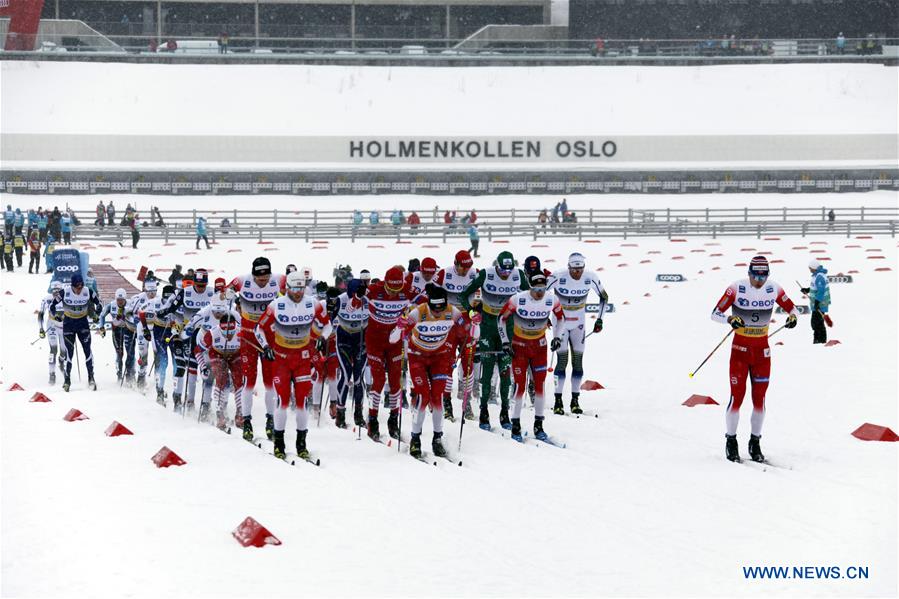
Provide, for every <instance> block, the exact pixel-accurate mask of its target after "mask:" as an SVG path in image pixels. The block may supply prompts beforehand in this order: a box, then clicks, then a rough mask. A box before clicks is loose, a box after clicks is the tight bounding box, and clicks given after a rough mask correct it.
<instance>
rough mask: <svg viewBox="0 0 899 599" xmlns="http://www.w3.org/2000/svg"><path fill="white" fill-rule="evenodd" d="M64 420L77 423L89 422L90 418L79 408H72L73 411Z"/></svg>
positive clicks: (67, 413)
mask: <svg viewBox="0 0 899 599" xmlns="http://www.w3.org/2000/svg"><path fill="white" fill-rule="evenodd" d="M62 419H63V420H65V421H66V422H75V421H76V420H87V419H88V418H87V416H85V415H84V413H83V412H82V411H81V410H79V409H78V408H72V409H71V410H69V411H68V412H66V415H65V416H63V417H62Z"/></svg>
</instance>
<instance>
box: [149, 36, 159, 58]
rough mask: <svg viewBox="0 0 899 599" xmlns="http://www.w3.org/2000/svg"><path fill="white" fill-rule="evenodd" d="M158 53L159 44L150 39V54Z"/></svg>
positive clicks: (154, 39)
mask: <svg viewBox="0 0 899 599" xmlns="http://www.w3.org/2000/svg"><path fill="white" fill-rule="evenodd" d="M158 51H159V42H157V41H156V38H151V39H150V52H151V53H153V54H156V52H158Z"/></svg>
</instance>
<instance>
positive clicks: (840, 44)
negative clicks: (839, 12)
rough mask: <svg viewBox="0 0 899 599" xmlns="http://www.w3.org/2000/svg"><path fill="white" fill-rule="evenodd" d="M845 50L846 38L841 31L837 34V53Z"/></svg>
mask: <svg viewBox="0 0 899 599" xmlns="http://www.w3.org/2000/svg"><path fill="white" fill-rule="evenodd" d="M845 51H846V38H845V37H844V36H843V32H842V31H841V32H840V34H839V35H838V36H837V54H842V53H843V52H845Z"/></svg>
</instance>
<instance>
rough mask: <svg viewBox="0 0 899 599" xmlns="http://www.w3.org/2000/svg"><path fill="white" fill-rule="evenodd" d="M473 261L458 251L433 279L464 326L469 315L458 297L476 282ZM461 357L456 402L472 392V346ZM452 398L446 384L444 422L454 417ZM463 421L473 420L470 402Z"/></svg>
mask: <svg viewBox="0 0 899 599" xmlns="http://www.w3.org/2000/svg"><path fill="white" fill-rule="evenodd" d="M473 264H474V261H473V260H472V259H471V254H469V253H468V252H467V251H465V250H459V251H458V252H456V258H455V260H454V261H453V265H452V266H450V267H449V268H444V269H441V270H440V272H438V273H437V275H436V276H435V277H434V284H435V285H437V286H439V287H443V288H444V289H445V290H446V300H447V302H448V303H449V305H450V306H453V307H454V308H458V309H459V311H460V312H462V318H464V319H465V323H466V324H468V323H470V322H471V319H470V317H469V315H468V311H467V310H465V309H464V308H463V307H462V300H461V298H460V295H461V293H462V290H463V289H465V288H466V287H468V286H469V285H470V284H471V282H472V281H474V280H475V277H477V275H478V269H476V268H473V267H472V266H473ZM461 350H462V355H461V359H460V361H461V363H462V367H461V368H460V369H459V371H460V372H461V375H460V376H459V391H458V394H457V396H458V397H459V399H464V398H465V397H468V398H469V400H470V399H471V391H472V387H473V384H474V377H473V376H472V370H473V368H474V359H473V358H474V356H473V355H472V354H473V353H474V350H475V348H474V346H468V345H465V346H462V348H461ZM452 399H453V396H452V385H451V384H449V383H448V384H447V388H446V392H445V393H444V395H443V414H444V416H445V417H447V418H452V417H453V401H452ZM463 415H464V417H465V419H466V420H474V413H473V412H472V410H471V401H469V402H468V403H467V404H465V406H464V414H463Z"/></svg>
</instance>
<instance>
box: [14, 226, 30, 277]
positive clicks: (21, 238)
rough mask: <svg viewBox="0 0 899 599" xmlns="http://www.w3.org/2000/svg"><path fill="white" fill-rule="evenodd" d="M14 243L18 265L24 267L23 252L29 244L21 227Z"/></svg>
mask: <svg viewBox="0 0 899 599" xmlns="http://www.w3.org/2000/svg"><path fill="white" fill-rule="evenodd" d="M12 245H13V249H14V250H15V252H16V267H17V268H22V254H23V253H24V252H25V246H26V245H28V240H26V239H25V234H24V233H22V231H21V229H20V230H19V232H18V233H16V235H15V237H14V238H13V242H12Z"/></svg>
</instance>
